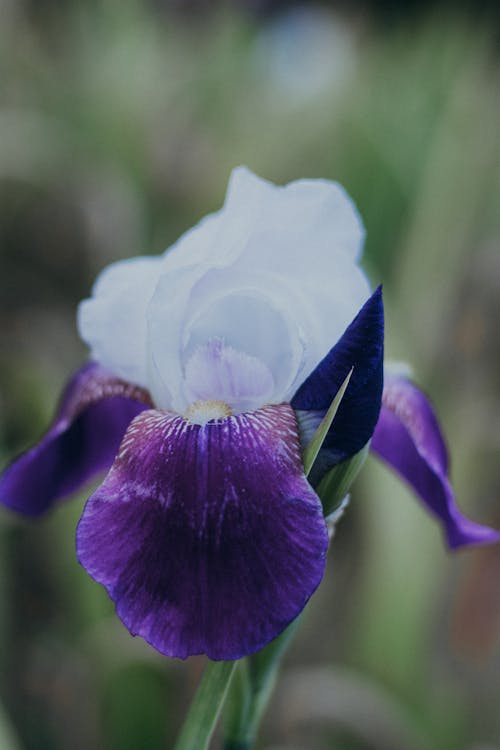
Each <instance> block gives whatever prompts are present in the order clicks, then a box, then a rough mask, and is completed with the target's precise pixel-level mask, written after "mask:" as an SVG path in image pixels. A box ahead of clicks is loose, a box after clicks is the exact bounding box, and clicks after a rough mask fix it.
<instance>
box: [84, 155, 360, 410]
mask: <svg viewBox="0 0 500 750" xmlns="http://www.w3.org/2000/svg"><path fill="white" fill-rule="evenodd" d="M363 236H364V230H363V227H362V224H361V221H360V219H359V216H358V214H357V211H356V209H355V208H354V205H353V203H352V201H351V200H350V199H349V197H348V196H347V195H346V193H345V192H344V190H343V189H342V188H341V187H340V186H339V185H337V184H335V183H331V182H327V181H325V180H299V181H296V182H292V183H290V184H289V185H287V186H284V187H277V186H275V185H273V184H272V183H270V182H267V181H266V180H262V179H260V178H259V177H256V176H255V175H253V174H252V173H251V172H250V171H249V170H247V169H245V168H243V167H240V168H238V169H236V170H234V172H233V174H232V176H231V179H230V183H229V187H228V192H227V196H226V201H225V203H224V206H223V208H222V209H221V210H220V211H219V212H218V213H216V214H213V215H211V216H209V217H207V218H206V219H204V220H203V221H202V222H200V223H199V224H198V225H197V226H196V227H194V228H193V229H192V230H190V231H189V232H187V233H186V234H185V235H183V236H182V237H181V238H180V239H179V240H178V242H176V243H175V245H173V246H172V248H170V250H169V251H168V252H166V253H165V254H164V255H162V256H159V257H157V258H137V259H134V260H130V261H124V262H122V263H118V264H114V265H113V266H111V267H109V268H108V269H106V270H105V271H104V272H103V274H101V276H100V277H99V279H98V280H97V283H96V284H95V286H94V289H93V293H92V298H91V299H90V300H85V301H84V302H83V303H82V304H81V306H80V310H79V328H80V333H81V335H82V338H83V339H84V340H85V341H86V342H87V343H88V344H89V346H90V348H91V353H92V356H93V357H94V358H95V359H96V360H97V361H99V362H100V363H101V364H102V365H104V366H105V367H107V368H108V369H110V370H111V371H113V372H115V373H116V374H117V375H120V376H121V377H123V378H125V379H127V380H131V381H133V382H136V383H138V384H140V385H142V386H144V387H147V388H149V389H150V391H151V393H152V394H153V397H154V399H155V401H156V403H157V405H158V406H159V407H161V408H174V409H176V410H178V411H182V410H183V409H184V408H185V407H186V399H188V398H191V396H192V395H193V394H194V393H195V392H196V391H197V389H198V390H199V388H201V384H200V382H199V381H198V380H196V378H195V380H196V385H193V383H194V380H193V377H194V376H193V372H194V370H193V367H194V364H193V363H195V362H196V361H197V360H196V359H194V360H192V363H191V367H188V362H189V361H190V360H191V358H192V357H193V356H194V353H195V352H196V351H197V350H199V348H200V347H202V348H203V347H204V346H206V345H207V343H208V342H209V341H210V340H212V339H214V338H222V339H223V340H224V342H225V343H226V345H227V346H228V347H231V348H232V349H234V350H235V351H236V352H238V353H240V354H238V356H237V357H236V356H235V357H234V358H233V364H234V363H236V361H238V362H240V363H241V362H243V361H247V364H248V363H249V362H250V360H245V356H246V357H252V358H255V359H256V360H258V361H259V362H260V363H262V366H263V367H264V368H267V370H266V371H268V372H269V373H270V375H271V378H272V382H273V390H272V394H270V395H269V400H270V401H271V402H274V403H277V402H280V401H283V400H284V399H287V398H289V397H290V396H291V395H292V394H293V392H294V390H295V389H296V388H297V387H298V385H300V383H301V382H302V381H303V380H304V379H305V377H306V376H307V375H308V374H309V372H311V370H312V369H313V368H314V367H315V365H316V364H317V363H318V362H319V360H320V359H321V358H322V357H323V356H324V355H325V354H326V353H327V351H328V350H329V349H330V348H331V347H332V346H333V345H334V344H335V342H336V341H337V339H338V338H339V336H340V335H341V333H342V332H343V330H344V328H345V327H346V326H347V325H348V324H349V323H350V321H351V320H352V318H353V317H354V315H355V314H356V312H357V311H358V309H359V307H360V306H361V305H362V303H363V302H364V301H365V300H366V298H367V297H368V295H369V293H370V287H369V284H368V281H367V279H366V277H365V275H364V274H363V272H362V271H361V269H360V268H359V266H358V258H359V255H360V252H361V246H362V242H363ZM240 355H241V356H240ZM234 367H236V369H238V367H239V365H238V366H237V365H236V364H234ZM186 368H187V369H186ZM256 368H257V369H256V370H255V373H257V370H258V371H259V373H260V375H259V376H258V377H257V376H256V378H257V381H259V378H260V377H261V376H262V377H263V378H264V376H263V375H262V373H263V372H264V370H259V368H258V366H257V365H256ZM239 371H241V368H240V370H239ZM186 372H189V373H191V375H190V377H191V380H192V382H191V385H189V383H188V384H186V382H185V378H186ZM255 373H254V374H255ZM219 374H220V373H219ZM207 377H208V376H207ZM211 377H215V375H214V373H212V375H211ZM242 377H243V376H242ZM266 377H267V376H266ZM215 380H217V377H215ZM264 380H266V378H264ZM213 382H215V381H213ZM263 382H264V381H263ZM266 382H267V383H268V385H269V383H270V382H271V380H267V381H266ZM219 385H221V386H222V383H221V382H219ZM247 385H248V384H247ZM266 388H267V386H266ZM266 394H267V390H266ZM214 396H215V394H214ZM266 398H267V395H266ZM258 405H260V404H258Z"/></svg>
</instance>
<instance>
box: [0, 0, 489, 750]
mask: <svg viewBox="0 0 500 750" xmlns="http://www.w3.org/2000/svg"><path fill="white" fill-rule="evenodd" d="M479 10H481V13H479ZM493 11H494V4H493V3H491V6H490V9H489V10H488V6H487V4H486V3H483V4H477V3H476V4H471V5H470V7H469V8H468V7H465V6H463V7H462V6H458V5H457V4H451V3H450V4H438V3H430V2H429V3H426V4H419V3H413V4H405V3H400V4H398V3H392V4H391V3H385V4H381V3H379V4H377V3H372V4H369V3H343V4H342V5H339V6H338V7H337V6H333V5H332V4H330V5H322V6H319V5H315V4H312V3H307V4H303V5H301V6H300V5H294V6H291V5H290V4H287V3H284V2H282V3H279V4H273V3H267V4H265V3H258V2H253V3H252V2H251V1H250V0H249V1H248V2H247V3H246V4H245V3H243V2H242V3H240V4H238V3H236V2H233V3H231V4H218V3H215V2H213V3H209V2H205V3H202V2H199V3H195V2H190V3H188V2H182V1H179V2H177V3H168V2H163V3H162V2H156V3H155V2H139V0H106V1H105V2H97V0H88V1H87V2H85V1H84V0H79V1H78V0H73V1H72V2H55V0H53V1H52V2H47V1H45V2H42V1H41V0H40V2H36V0H32V2H28V1H27V0H26V1H25V2H21V1H20V0H0V456H1V458H2V463H5V462H6V461H7V459H8V457H10V456H12V455H13V454H14V453H16V452H18V451H19V450H22V449H23V448H25V447H26V446H27V445H29V444H30V442H32V441H34V440H35V439H36V438H37V437H38V436H39V435H40V434H41V432H42V431H43V430H44V428H45V426H46V424H47V422H48V420H49V418H50V416H51V413H52V410H53V408H54V406H55V403H56V400H57V396H58V393H59V390H60V387H61V386H62V384H63V382H64V381H65V379H66V377H67V375H68V374H69V373H70V372H71V371H72V370H74V369H76V368H77V367H78V366H79V365H80V364H81V363H82V361H83V360H84V359H85V357H86V352H85V349H84V347H83V345H82V344H81V343H80V342H79V341H78V338H77V334H76V329H75V309H76V305H77V303H78V301H79V300H80V299H82V298H83V297H85V296H86V295H87V294H88V292H89V290H90V286H91V283H92V281H93V279H94V278H95V276H96V275H97V273H98V272H99V270H100V269H101V268H102V267H103V266H105V265H106V264H108V263H109V262H111V261H113V260H115V259H118V258H123V257H127V256H134V255H137V254H139V253H141V252H145V253H154V252H161V251H162V250H163V249H164V248H165V247H167V246H168V245H169V244H170V243H172V242H173V241H174V240H175V239H176V238H177V237H178V236H179V235H180V234H181V233H182V232H183V231H184V230H186V229H187V228H189V227H190V226H191V225H192V224H194V223H195V222H196V221H197V220H198V219H199V218H200V217H201V216H203V215H205V214H206V213H208V212H209V211H212V210H214V209H217V208H218V207H219V206H220V205H221V203H222V200H223V196H224V192H225V187H226V183H227V179H228V175H229V172H230V170H231V168H232V167H233V166H235V165H237V164H240V163H244V164H247V165H248V166H249V167H250V168H252V169H253V170H254V171H255V172H257V173H258V174H259V175H261V176H263V177H267V178H268V179H271V180H273V181H275V182H286V181H288V180H291V179H294V178H298V177H320V176H321V177H327V178H333V179H337V180H339V181H340V182H341V183H343V184H344V185H345V187H346V188H347V190H348V191H349V192H350V194H351V195H352V196H353V198H354V200H355V202H356V203H357V205H358V207H359V210H360V212H361V215H362V216H363V218H364V221H365V224H366V227H367V242H366V253H365V267H366V269H367V271H368V273H369V275H370V277H371V279H372V281H373V283H374V284H376V283H379V282H381V281H383V283H384V290H385V302H386V311H387V339H386V340H387V352H388V356H389V358H394V359H397V360H406V361H408V362H410V363H412V365H413V366H414V368H415V376H416V378H417V380H418V381H419V382H420V383H421V384H422V385H423V386H424V387H425V388H426V390H427V391H429V392H430V393H431V394H432V396H433V398H434V400H435V401H436V403H437V404H438V411H439V413H440V416H441V418H442V421H443V423H444V425H445V429H446V432H447V434H448V436H449V442H450V447H451V452H452V458H453V464H452V475H453V481H454V485H455V487H456V490H457V495H458V498H459V502H460V504H461V505H462V507H463V508H465V509H467V511H468V512H469V513H470V514H471V516H472V517H474V518H475V519H476V520H482V521H483V522H485V523H487V522H489V523H492V524H495V523H496V524H500V474H499V472H498V460H499V459H498V457H499V450H500V402H499V393H500V391H499V387H498V383H499V379H500V337H499V334H498V326H499V322H500V215H499V205H500V181H499V174H500V136H499V132H500V129H499V123H500V117H499V115H500V92H499V88H498V74H499V67H500V66H499V59H498V48H497V46H496V45H497V43H498V31H499V24H498V14H497V15H494V13H493ZM88 494H89V490H87V493H82V495H81V496H79V497H77V498H76V499H73V500H72V501H71V502H69V503H67V504H62V505H61V506H60V507H59V508H58V509H56V510H55V511H54V512H53V513H52V514H50V515H49V516H48V517H47V518H45V519H43V520H42V521H41V522H39V523H28V522H24V521H21V520H19V519H17V518H15V517H13V516H11V515H9V514H8V513H7V512H3V513H2V514H1V517H0V558H1V564H0V602H1V609H0V700H1V705H0V750H67V749H68V750H69V749H70V748H71V750H89V749H90V750H93V749H94V748H95V750H101V749H102V750H159V749H160V748H161V749H168V748H170V747H171V746H172V743H173V738H174V737H175V734H176V732H177V731H178V729H179V726H180V724H181V722H182V718H183V716H184V713H185V711H186V708H187V706H188V704H189V700H190V697H191V695H192V693H193V690H194V687H195V685H196V681H197V679H198V675H199V672H200V669H201V667H202V665H203V660H202V659H191V660H189V661H188V662H186V663H182V662H178V661H174V660H168V659H165V658H162V657H160V656H159V655H158V654H156V652H154V651H153V650H152V649H150V648H149V647H147V646H146V645H145V644H144V643H142V642H141V641H140V640H139V639H132V638H131V637H130V636H129V635H128V633H127V631H126V630H125V629H124V628H123V627H122V626H121V624H120V622H119V621H118V620H117V618H116V617H115V616H114V615H113V607H112V605H111V604H110V602H109V601H108V600H107V597H106V595H105V593H104V591H103V590H101V588H100V587H99V586H98V585H97V584H95V583H94V582H93V581H91V580H90V579H89V578H88V577H87V576H86V574H85V573H84V571H83V570H82V569H81V568H80V567H79V566H78V564H77V562H76V558H75V553H74V529H75V525H76V522H77V520H78V517H79V514H80V512H81V509H82V505H83V502H84V500H85V497H86V495H88ZM499 635H500V552H499V550H498V549H496V550H495V549H485V550H475V551H469V552H466V553H462V554H459V555H455V556H451V555H449V554H448V553H447V552H446V550H445V548H444V546H443V544H442V540H441V536H440V532H439V529H438V527H437V525H435V524H434V522H433V521H432V520H431V519H430V518H429V517H428V516H427V515H426V514H425V512H424V511H423V510H422V509H421V508H420V507H418V505H417V503H415V502H414V500H413V498H412V497H411V495H410V493H409V492H408V491H407V490H406V489H405V488H404V487H403V485H401V484H400V483H399V482H398V481H397V480H396V479H395V478H393V477H392V476H390V475H389V474H388V472H387V471H386V470H385V469H384V468H382V467H381V466H379V465H377V464H376V463H375V462H374V461H373V460H371V461H370V462H369V464H368V465H367V467H366V469H365V470H364V472H363V475H362V477H361V478H360V479H359V480H358V482H357V484H356V486H355V488H354V491H353V494H352V502H351V507H350V510H349V512H348V514H347V516H346V517H345V519H344V520H343V521H342V522H341V524H340V526H339V528H338V531H337V535H336V537H335V539H334V543H333V545H332V549H331V553H330V558H329V566H328V571H327V575H326V577H325V580H324V582H323V584H322V586H321V589H320V590H319V592H318V593H317V594H316V595H315V597H314V598H313V600H312V602H311V605H310V606H309V610H308V614H307V617H306V618H305V622H304V625H303V628H302V631H301V633H300V635H299V637H298V638H297V641H296V643H295V644H294V647H293V648H292V650H291V652H290V654H289V656H288V658H287V660H286V662H285V665H284V668H283V671H282V673H281V678H280V683H279V685H278V688H277V690H276V693H275V697H274V699H273V702H272V705H271V710H270V711H269V713H268V716H267V718H266V720H265V723H264V726H263V730H262V733H261V737H260V740H259V747H260V748H268V749H270V748H274V750H277V749H278V748H282V749H283V750H284V749H285V748H288V749H289V750H292V749H295V750H300V749H305V750H308V749H311V750H316V748H317V749H318V750H330V749H331V750H494V749H495V748H496V749H497V750H498V748H500V712H499V710H498V709H499V703H500V638H499ZM216 744H217V742H215V743H214V746H215V745H216ZM193 750H196V749H193Z"/></svg>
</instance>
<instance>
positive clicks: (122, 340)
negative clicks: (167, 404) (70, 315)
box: [78, 257, 162, 388]
mask: <svg viewBox="0 0 500 750" xmlns="http://www.w3.org/2000/svg"><path fill="white" fill-rule="evenodd" d="M161 260H162V259H161V258H160V257H146V258H132V259H130V260H124V261H121V262H119V263H114V264H113V265H111V266H108V268H106V269H105V270H104V271H103V272H102V273H101V274H100V276H99V277H98V278H97V281H96V283H95V284H94V288H93V290H92V294H93V296H92V297H91V298H90V299H87V300H84V301H83V302H81V303H80V305H79V308H78V330H79V332H80V336H81V337H82V339H83V340H84V341H85V342H86V343H87V344H88V345H89V347H90V351H91V357H92V358H93V359H95V360H96V361H97V362H99V363H100V364H101V365H103V366H104V367H106V368H108V369H109V370H111V371H112V372H114V373H115V374H116V375H119V376H120V377H122V378H124V379H125V380H129V381H131V382H132V383H137V384H138V385H141V386H143V387H145V388H147V387H148V373H147V357H146V309H147V306H148V304H149V300H150V299H151V297H152V296H153V292H154V289H155V286H156V284H157V281H158V274H159V268H160V267H161Z"/></svg>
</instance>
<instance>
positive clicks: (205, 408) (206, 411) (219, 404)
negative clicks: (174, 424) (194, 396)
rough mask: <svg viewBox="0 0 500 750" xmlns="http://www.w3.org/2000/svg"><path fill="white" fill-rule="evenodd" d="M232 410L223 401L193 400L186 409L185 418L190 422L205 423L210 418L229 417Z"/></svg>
mask: <svg viewBox="0 0 500 750" xmlns="http://www.w3.org/2000/svg"><path fill="white" fill-rule="evenodd" d="M232 415H233V410H232V409H231V407H230V406H228V405H227V404H225V403H224V401H213V400H210V401H195V402H194V403H192V404H190V405H189V406H188V408H187V411H186V419H187V421H188V422H191V423H192V424H201V425H206V424H207V422H210V421H211V420H212V419H226V417H231V416H232Z"/></svg>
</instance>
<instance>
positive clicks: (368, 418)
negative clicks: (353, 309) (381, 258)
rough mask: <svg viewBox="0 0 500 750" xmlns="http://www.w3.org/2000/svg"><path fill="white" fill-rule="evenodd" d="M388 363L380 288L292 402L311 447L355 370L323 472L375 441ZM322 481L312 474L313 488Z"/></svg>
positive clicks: (326, 447) (329, 441) (329, 440)
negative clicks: (348, 376)
mask: <svg viewBox="0 0 500 750" xmlns="http://www.w3.org/2000/svg"><path fill="white" fill-rule="evenodd" d="M383 361H384V307H383V302H382V288H381V287H378V289H377V290H376V291H375V292H374V293H373V294H372V296H371V297H370V299H369V300H368V301H367V302H366V303H365V304H364V305H363V307H362V308H361V310H360V311H359V313H358V314H357V316H356V317H355V318H354V320H353V322H352V323H351V324H350V326H349V327H348V328H347V329H346V331H345V333H344V334H343V335H342V337H341V338H340V340H339V341H338V342H337V344H335V346H334V347H333V349H331V350H330V352H329V353H328V354H327V355H326V357H325V358H324V359H323V360H322V361H321V362H320V363H319V365H318V366H317V367H316V369H315V370H314V371H313V372H312V373H311V375H309V377H308V378H307V380H306V381H305V382H304V383H303V384H302V385H301V387H300V388H299V390H298V391H297V393H296V394H295V396H294V397H293V399H292V406H293V408H294V409H296V410H297V411H298V418H299V422H300V424H301V429H302V431H303V438H304V440H303V442H304V443H307V442H308V441H309V440H310V439H311V437H312V435H313V433H314V430H315V428H316V427H317V426H318V424H319V422H320V421H321V419H322V418H323V416H324V414H325V412H326V411H327V409H328V408H329V406H330V404H331V403H332V401H333V399H334V397H335V395H336V393H337V391H338V390H339V388H340V386H341V385H342V383H343V382H344V380H345V378H346V377H347V375H348V373H349V370H350V369H351V368H354V370H353V373H352V376H351V379H350V381H349V386H348V388H347V391H346V393H345V395H344V398H343V399H342V402H341V404H340V407H339V410H338V412H337V414H336V416H335V419H334V420H333V424H332V427H331V429H330V432H329V433H328V435H327V438H326V440H325V442H324V444H323V446H324V447H323V449H322V451H321V453H320V456H319V462H318V465H319V466H321V467H322V468H321V471H322V473H324V472H325V471H326V470H328V468H331V466H333V465H334V464H336V463H339V462H340V461H343V460H344V459H346V458H349V457H350V456H353V455H354V454H355V453H357V452H358V451H360V450H361V448H363V446H364V445H366V443H367V442H368V440H369V439H370V438H371V436H372V433H373V430H374V429H375V425H376V424H377V419H378V416H379V413H380V404H381V400H382V386H383ZM315 468H316V469H317V466H316V467H315ZM319 478H320V477H316V479H315V477H314V476H312V478H311V479H312V482H313V484H315V483H316V480H318V479H319Z"/></svg>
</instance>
